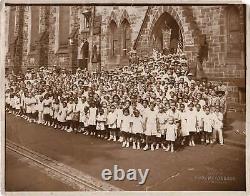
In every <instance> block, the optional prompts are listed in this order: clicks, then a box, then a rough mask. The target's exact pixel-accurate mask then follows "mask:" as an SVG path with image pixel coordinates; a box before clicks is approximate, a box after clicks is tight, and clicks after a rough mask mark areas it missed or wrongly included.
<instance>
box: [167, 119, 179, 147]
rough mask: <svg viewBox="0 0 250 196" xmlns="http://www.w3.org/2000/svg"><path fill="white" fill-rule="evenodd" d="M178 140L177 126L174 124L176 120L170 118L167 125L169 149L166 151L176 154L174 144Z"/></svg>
mask: <svg viewBox="0 0 250 196" xmlns="http://www.w3.org/2000/svg"><path fill="white" fill-rule="evenodd" d="M176 138H177V126H176V124H174V118H173V117H170V118H169V120H168V123H167V132H166V141H167V142H168V147H167V149H166V150H165V151H169V149H170V151H171V152H174V142H175V140H176Z"/></svg>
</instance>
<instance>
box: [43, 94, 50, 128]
mask: <svg viewBox="0 0 250 196" xmlns="http://www.w3.org/2000/svg"><path fill="white" fill-rule="evenodd" d="M50 107H51V100H50V99H49V95H48V94H46V95H45V96H44V100H43V119H44V125H48V126H50V124H49V118H50V117H49V115H50Z"/></svg>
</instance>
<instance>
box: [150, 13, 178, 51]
mask: <svg viewBox="0 0 250 196" xmlns="http://www.w3.org/2000/svg"><path fill="white" fill-rule="evenodd" d="M182 42H183V40H182V35H181V33H180V27H179V25H178V23H177V22H176V20H175V19H174V18H173V17H172V16H171V15H170V14H168V13H167V12H164V13H163V14H162V15H161V16H160V17H159V19H158V20H157V22H156V23H155V25H154V28H153V31H152V34H151V44H152V47H153V48H154V49H156V50H158V51H160V52H163V53H165V54H168V53H176V52H177V49H178V48H179V49H182Z"/></svg>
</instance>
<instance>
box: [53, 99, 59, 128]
mask: <svg viewBox="0 0 250 196" xmlns="http://www.w3.org/2000/svg"><path fill="white" fill-rule="evenodd" d="M59 107H60V104H59V99H57V98H55V100H54V102H53V105H52V109H53V123H54V128H55V129H57V128H58V126H59V122H58V114H59Z"/></svg>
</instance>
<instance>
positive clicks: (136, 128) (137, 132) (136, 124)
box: [132, 109, 144, 150]
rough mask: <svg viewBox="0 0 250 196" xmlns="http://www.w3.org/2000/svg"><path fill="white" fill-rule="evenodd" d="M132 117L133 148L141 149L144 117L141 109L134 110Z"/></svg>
mask: <svg viewBox="0 0 250 196" xmlns="http://www.w3.org/2000/svg"><path fill="white" fill-rule="evenodd" d="M133 113H134V116H133V117H132V134H133V149H137V150H139V149H140V148H141V138H142V134H143V127H144V126H143V118H142V116H141V115H140V112H139V110H137V109H135V110H134V112H133Z"/></svg>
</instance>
